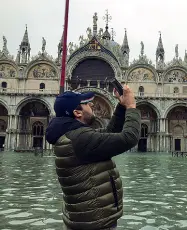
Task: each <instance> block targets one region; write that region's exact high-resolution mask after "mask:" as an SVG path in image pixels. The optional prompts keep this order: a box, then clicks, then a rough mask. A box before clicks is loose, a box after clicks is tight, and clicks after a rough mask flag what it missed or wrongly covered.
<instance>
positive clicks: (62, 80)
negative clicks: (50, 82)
mask: <svg viewBox="0 0 187 230" xmlns="http://www.w3.org/2000/svg"><path fill="white" fill-rule="evenodd" d="M68 14H69V0H66V5H65V16H64V36H63V43H62V70H61V78H60V94H61V93H63V92H64V88H65V79H66V57H67V34H68Z"/></svg>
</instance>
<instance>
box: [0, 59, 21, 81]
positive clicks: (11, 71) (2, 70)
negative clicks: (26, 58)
mask: <svg viewBox="0 0 187 230" xmlns="http://www.w3.org/2000/svg"><path fill="white" fill-rule="evenodd" d="M17 77H18V67H17V66H16V65H15V63H13V62H11V61H3V60H1V61H0V78H17Z"/></svg>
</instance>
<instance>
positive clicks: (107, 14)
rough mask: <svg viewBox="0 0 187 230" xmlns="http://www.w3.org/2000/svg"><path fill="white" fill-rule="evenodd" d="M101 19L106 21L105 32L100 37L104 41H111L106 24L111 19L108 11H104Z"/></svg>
mask: <svg viewBox="0 0 187 230" xmlns="http://www.w3.org/2000/svg"><path fill="white" fill-rule="evenodd" d="M103 19H104V20H105V21H106V27H105V32H104V33H103V35H102V38H103V39H106V40H110V39H111V35H110V33H109V31H108V29H109V27H108V23H109V21H110V20H111V19H112V17H111V16H110V14H109V13H108V10H106V15H105V16H104V17H103Z"/></svg>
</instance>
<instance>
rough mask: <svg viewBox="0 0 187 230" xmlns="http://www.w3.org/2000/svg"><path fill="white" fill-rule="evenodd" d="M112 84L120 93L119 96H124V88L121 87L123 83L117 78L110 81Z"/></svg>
mask: <svg viewBox="0 0 187 230" xmlns="http://www.w3.org/2000/svg"><path fill="white" fill-rule="evenodd" d="M110 83H111V84H112V85H113V86H114V88H115V89H116V90H117V91H118V93H119V95H120V96H122V95H123V86H122V85H121V83H120V82H119V81H118V80H117V79H116V78H114V79H112V80H110Z"/></svg>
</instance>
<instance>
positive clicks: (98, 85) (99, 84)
mask: <svg viewBox="0 0 187 230" xmlns="http://www.w3.org/2000/svg"><path fill="white" fill-rule="evenodd" d="M97 88H101V82H100V81H99V80H98V81H97Z"/></svg>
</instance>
